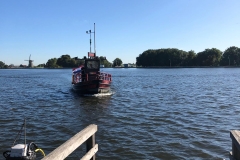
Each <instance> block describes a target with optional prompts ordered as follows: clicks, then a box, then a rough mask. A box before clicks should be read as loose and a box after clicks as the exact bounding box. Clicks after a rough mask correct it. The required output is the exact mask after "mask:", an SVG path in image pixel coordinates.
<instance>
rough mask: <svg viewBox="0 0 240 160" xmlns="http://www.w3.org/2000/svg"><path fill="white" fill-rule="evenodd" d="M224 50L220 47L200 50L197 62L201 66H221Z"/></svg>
mask: <svg viewBox="0 0 240 160" xmlns="http://www.w3.org/2000/svg"><path fill="white" fill-rule="evenodd" d="M221 56H222V52H221V51H220V50H219V49H216V48H212V49H205V50H204V51H202V52H199V53H198V54H197V57H196V62H197V64H198V65H199V66H219V64H220V60H221Z"/></svg>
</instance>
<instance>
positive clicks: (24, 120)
mask: <svg viewBox="0 0 240 160" xmlns="http://www.w3.org/2000/svg"><path fill="white" fill-rule="evenodd" d="M24 128H25V130H24V132H25V133H24V135H25V136H24V137H25V147H26V144H27V143H26V139H27V138H26V137H27V135H26V118H25V119H24Z"/></svg>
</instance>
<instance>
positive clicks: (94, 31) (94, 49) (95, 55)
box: [94, 23, 96, 56]
mask: <svg viewBox="0 0 240 160" xmlns="http://www.w3.org/2000/svg"><path fill="white" fill-rule="evenodd" d="M94 53H95V56H96V44H95V23H94Z"/></svg>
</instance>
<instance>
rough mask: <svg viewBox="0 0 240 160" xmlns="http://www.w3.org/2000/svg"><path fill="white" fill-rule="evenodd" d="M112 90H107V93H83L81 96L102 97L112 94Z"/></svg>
mask: <svg viewBox="0 0 240 160" xmlns="http://www.w3.org/2000/svg"><path fill="white" fill-rule="evenodd" d="M113 94H114V92H112V91H111V92H109V93H98V94H84V95H83V96H86V97H103V96H111V95H113Z"/></svg>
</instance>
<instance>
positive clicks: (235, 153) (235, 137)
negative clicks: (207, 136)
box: [230, 130, 240, 160]
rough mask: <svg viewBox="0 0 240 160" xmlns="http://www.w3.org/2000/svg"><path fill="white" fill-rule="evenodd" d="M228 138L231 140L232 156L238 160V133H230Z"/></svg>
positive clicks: (239, 149)
mask: <svg viewBox="0 0 240 160" xmlns="http://www.w3.org/2000/svg"><path fill="white" fill-rule="evenodd" d="M230 137H231V139H232V156H233V157H234V158H235V159H236V160H240V131H238V130H232V131H230Z"/></svg>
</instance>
